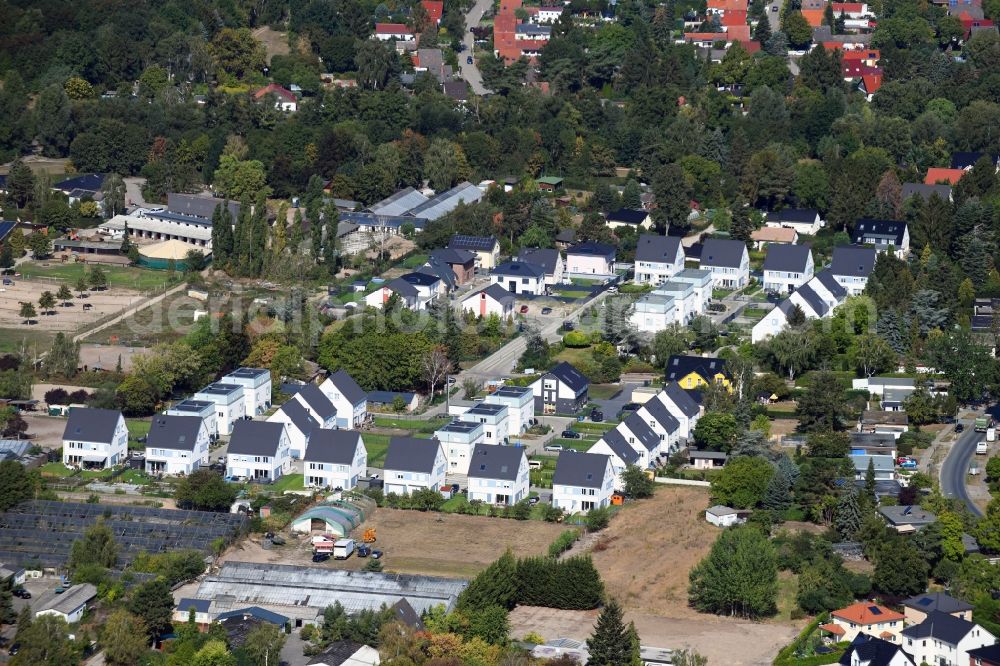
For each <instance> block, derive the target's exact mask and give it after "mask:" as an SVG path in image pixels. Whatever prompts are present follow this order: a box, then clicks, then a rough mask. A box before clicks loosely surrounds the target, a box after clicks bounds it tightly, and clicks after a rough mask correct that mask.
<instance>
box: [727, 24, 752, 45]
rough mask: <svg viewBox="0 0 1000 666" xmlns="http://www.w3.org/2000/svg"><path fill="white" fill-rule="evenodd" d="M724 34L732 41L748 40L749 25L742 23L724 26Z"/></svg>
mask: <svg viewBox="0 0 1000 666" xmlns="http://www.w3.org/2000/svg"><path fill="white" fill-rule="evenodd" d="M726 36H727V37H729V40H730V41H733V42H748V41H750V26H748V25H747V24H745V23H744V24H743V25H731V26H729V27H728V28H726Z"/></svg>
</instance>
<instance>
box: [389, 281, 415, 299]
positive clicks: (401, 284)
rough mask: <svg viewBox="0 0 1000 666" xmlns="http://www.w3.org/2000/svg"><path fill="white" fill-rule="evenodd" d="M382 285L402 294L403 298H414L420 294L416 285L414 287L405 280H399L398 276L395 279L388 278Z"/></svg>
mask: <svg viewBox="0 0 1000 666" xmlns="http://www.w3.org/2000/svg"><path fill="white" fill-rule="evenodd" d="M383 286H385V288H386V289H389V290H391V291H394V292H396V293H397V294H399V295H400V296H403V297H405V298H416V297H417V296H419V295H420V292H419V291H417V288H416V287H414V286H413V285H412V284H410V283H409V282H407V281H406V280H400V279H399V278H396V279H395V280H390V281H389V282H387V283H385V285H383Z"/></svg>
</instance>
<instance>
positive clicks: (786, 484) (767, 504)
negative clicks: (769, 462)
mask: <svg viewBox="0 0 1000 666" xmlns="http://www.w3.org/2000/svg"><path fill="white" fill-rule="evenodd" d="M760 504H761V506H762V507H763V508H765V509H770V510H771V511H784V510H785V509H787V508H788V507H789V506H791V504H792V483H791V481H790V480H789V479H788V475H787V474H786V473H785V468H784V467H782V466H781V465H775V467H774V474H772V475H771V480H770V481H768V483H767V490H766V491H764V499H762V500H761V503H760Z"/></svg>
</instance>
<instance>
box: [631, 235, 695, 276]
mask: <svg viewBox="0 0 1000 666" xmlns="http://www.w3.org/2000/svg"><path fill="white" fill-rule="evenodd" d="M682 270H684V247H683V245H681V239H680V238H678V237H677V236H662V235H660V234H642V235H641V236H639V241H638V243H637V244H636V246H635V281H636V283H638V284H651V285H653V286H656V285H659V284H662V283H663V282H666V281H667V280H669V279H670V278H671V277H673V276H674V275H676V274H677V273H680V272H681V271H682Z"/></svg>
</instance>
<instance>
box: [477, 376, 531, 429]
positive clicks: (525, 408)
mask: <svg viewBox="0 0 1000 666" xmlns="http://www.w3.org/2000/svg"><path fill="white" fill-rule="evenodd" d="M483 402H484V403H486V404H488V405H506V407H507V434H508V436H510V437H515V436H517V435H519V434H521V433H522V432H524V431H525V430H527V429H528V428H529V427H530V425H531V421H532V420H533V419H534V418H535V394H534V393H533V392H532V390H531V388H530V387H528V386H501V387H500V388H498V389H497V390H495V391H493V393H490V394H488V395H487V396H486V397H485V398H484V399H483Z"/></svg>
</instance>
